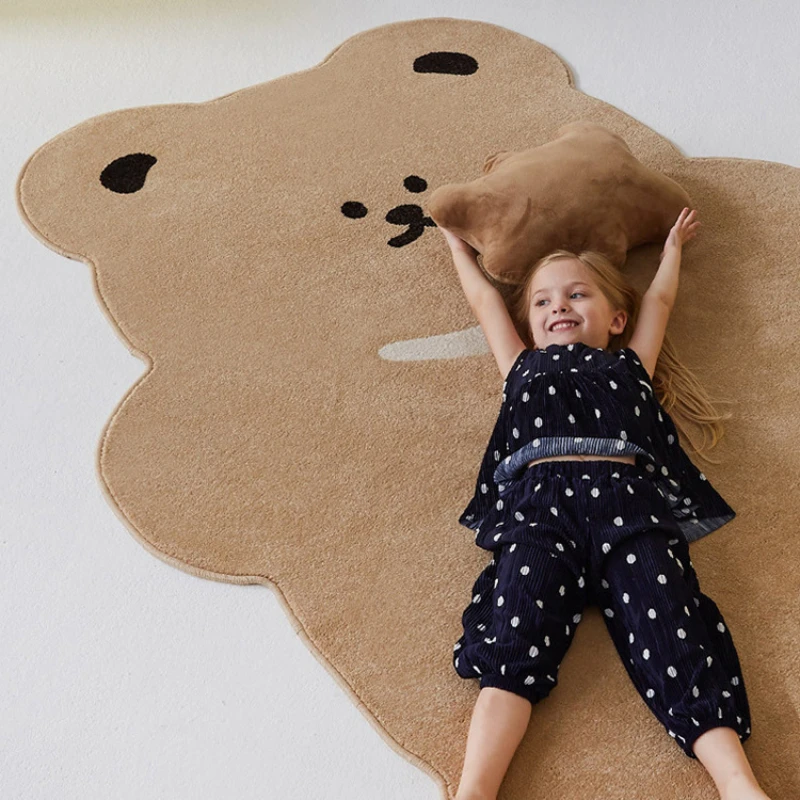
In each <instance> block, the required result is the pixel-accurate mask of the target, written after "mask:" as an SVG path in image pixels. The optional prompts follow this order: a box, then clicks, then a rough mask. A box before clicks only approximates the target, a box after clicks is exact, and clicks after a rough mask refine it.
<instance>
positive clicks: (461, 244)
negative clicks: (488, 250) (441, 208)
mask: <svg viewBox="0 0 800 800" xmlns="http://www.w3.org/2000/svg"><path fill="white" fill-rule="evenodd" d="M437 227H438V228H439V230H440V231H441V232H442V233H443V234H444V238H445V239H447V244H448V245H450V250H451V251H455V250H461V251H463V252H466V253H471V254H473V255H475V254H477V252H478V251H477V250H476V249H475V248H474V247H473V246H472V245H470V244H467V243H466V242H465V241H464V240H463V239H462V238H461V237H460V236H456V235H455V234H454V233H453V232H452V231H449V230H447V228H442V227H441V225H439V226H437Z"/></svg>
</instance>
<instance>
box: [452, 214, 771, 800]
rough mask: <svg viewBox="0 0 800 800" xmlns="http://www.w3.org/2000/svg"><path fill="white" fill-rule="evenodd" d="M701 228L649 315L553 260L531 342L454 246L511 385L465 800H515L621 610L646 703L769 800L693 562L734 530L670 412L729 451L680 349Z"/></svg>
mask: <svg viewBox="0 0 800 800" xmlns="http://www.w3.org/2000/svg"><path fill="white" fill-rule="evenodd" d="M694 213H695V212H694V211H691V212H690V213H689V209H688V208H687V209H684V210H683V211H682V212H681V214H680V216H679V217H678V219H677V221H676V222H675V225H674V226H673V228H672V230H671V231H670V233H669V236H668V238H667V241H666V242H665V244H664V248H663V250H662V253H661V263H660V266H659V269H658V272H657V274H656V276H655V279H654V280H653V282H652V284H651V286H650V287H649V289H648V290H647V291H646V292H645V294H644V295H642V296H641V297H640V296H639V295H638V293H637V292H636V290H635V289H634V288H633V287H632V286H631V285H630V284H629V283H628V282H627V281H626V279H625V277H624V276H623V275H622V273H621V272H620V271H619V270H618V269H617V268H616V267H615V266H614V265H613V264H611V263H610V262H609V261H608V260H607V259H606V258H605V257H604V256H602V255H601V254H600V253H596V252H592V251H584V252H581V253H580V254H577V255H576V254H575V253H572V252H569V251H567V250H557V251H555V252H553V253H550V254H549V255H547V256H545V257H544V258H542V259H540V260H539V261H537V262H536V264H535V265H534V266H533V269H532V270H531V271H530V273H529V274H528V275H527V276H526V279H525V281H524V283H523V285H522V287H521V293H520V295H519V297H518V299H517V300H515V301H513V302H512V303H511V308H512V313H513V315H514V316H515V317H516V318H517V319H523V318H524V323H523V324H521V325H519V326H518V324H517V322H515V321H514V320H513V319H512V316H511V314H509V311H508V309H507V307H506V303H505V301H504V300H503V298H502V296H501V295H500V293H499V292H498V291H497V290H496V289H495V288H494V287H493V286H492V285H491V283H490V282H489V281H488V280H487V279H486V278H485V277H484V276H483V273H482V271H481V270H480V268H479V266H478V264H477V261H476V260H475V254H476V251H475V250H474V249H473V248H471V247H470V246H469V245H468V244H466V242H464V241H463V240H462V239H460V238H459V237H457V236H455V235H454V234H452V233H451V232H450V231H447V230H445V229H442V231H443V233H444V235H445V238H446V239H447V242H448V244H449V246H450V249H451V253H452V255H453V260H454V263H455V265H456V267H457V270H458V273H459V278H460V280H461V284H462V287H463V288H464V292H465V294H466V296H467V299H468V301H469V303H470V306H471V308H472V310H473V312H474V313H475V315H476V317H477V319H478V321H479V322H480V325H481V327H482V329H483V332H484V335H485V336H486V339H487V341H488V342H489V345H490V347H491V350H492V352H493V354H494V356H495V359H496V362H497V365H498V369H499V370H500V374H501V375H502V376H503V378H504V379H505V380H504V383H503V401H502V404H501V408H500V413H499V414H498V418H497V422H496V423H495V428H494V430H493V432H492V435H491V437H490V440H489V444H488V446H487V448H486V452H485V454H484V457H483V461H482V463H481V467H480V471H479V474H478V480H477V482H476V487H475V494H474V496H473V498H472V500H471V501H470V503H469V505H468V506H467V508H466V509H465V510H464V512H463V513H462V515H461V517H460V518H459V522H461V524H463V525H465V526H467V527H469V528H471V529H473V530H475V532H476V536H475V541H476V544H477V545H478V546H479V547H482V548H484V549H486V550H489V551H491V552H492V553H493V558H492V560H491V562H490V563H489V565H488V566H487V567H486V568H485V569H484V571H483V572H482V573H481V575H480V576H479V577H478V579H477V580H476V582H475V585H474V586H473V590H472V601H471V603H470V604H469V605H468V606H467V608H466V609H465V610H464V613H463V616H462V623H463V628H464V634H463V635H462V636H461V638H460V639H459V640H458V642H457V643H456V645H455V647H454V650H453V665H454V668H455V670H456V672H457V673H458V675H460V676H461V677H462V678H468V679H469V678H477V679H479V683H480V692H479V694H478V699H477V702H476V704H475V709H474V711H473V715H472V721H471V724H470V729H469V735H468V740H467V749H466V756H465V760H464V767H463V770H462V774H461V781H460V784H459V788H458V792H457V794H456V800H473V799H475V800H478V799H479V800H485V799H490V800H494V798H496V796H497V792H498V790H499V787H500V784H501V782H502V780H503V778H504V776H505V774H506V771H507V769H508V766H509V764H510V762H511V759H512V757H513V755H514V753H515V751H516V749H517V746H518V745H519V743H520V741H521V740H522V736H523V735H524V733H525V730H526V728H527V725H528V721H529V718H530V714H531V709H532V706H533V704H535V703H537V702H539V701H540V700H542V699H544V698H545V697H546V696H547V695H548V694H549V693H550V691H551V690H552V688H553V687H554V686H555V685H556V683H557V676H558V670H559V668H560V664H561V661H562V659H563V657H564V655H565V653H566V651H567V649H568V647H569V645H570V644H571V641H572V638H573V636H574V632H575V627H576V626H577V624H578V623H579V622H580V619H581V612H582V610H583V608H584V606H585V605H587V604H596V605H597V606H598V607H599V608H600V609H602V610H603V614H604V621H605V624H606V626H607V628H608V630H609V633H610V634H611V637H612V639H613V641H614V644H615V646H616V648H617V650H618V652H619V654H620V656H621V657H622V660H623V663H624V664H625V668H626V670H627V672H628V674H629V675H630V677H631V679H632V681H633V683H634V685H635V686H636V689H637V691H639V693H640V694H641V696H642V698H643V700H644V701H645V703H646V704H647V705H648V707H649V708H650V709H651V711H652V712H653V713H654V715H655V716H656V717H657V718H658V720H659V721H660V722H661V723H662V724H663V725H664V727H665V728H666V730H667V731H668V733H669V735H670V736H671V737H672V738H673V739H675V741H676V743H678V745H679V746H680V747H681V748H682V749H683V751H684V752H685V753H686V755H687V756H689V757H690V758H694V759H698V760H700V761H701V763H702V764H703V765H704V766H705V767H706V769H707V770H708V771H709V773H710V775H711V777H712V778H713V780H714V782H715V784H716V787H717V789H718V791H719V793H720V797H721V798H722V800H734V799H737V800H744V798H760V800H765V798H766V800H768V798H767V795H766V794H765V793H764V792H763V791H762V789H761V788H760V786H759V784H758V782H757V781H756V778H755V776H754V775H753V771H752V769H751V767H750V765H749V763H748V761H747V758H746V756H745V753H744V750H743V748H742V742H743V741H745V740H746V739H747V738H748V737H749V736H750V709H749V705H748V698H747V693H746V690H745V685H744V678H743V676H742V671H741V667H740V664H739V659H738V655H737V652H736V648H735V647H734V644H733V640H732V638H731V634H730V632H729V631H728V628H727V625H726V624H725V621H724V619H723V617H722V615H721V613H720V611H719V609H718V608H717V606H716V604H715V603H714V601H713V600H712V599H711V598H709V597H708V596H707V595H705V594H703V592H701V590H700V586H699V584H698V580H697V576H696V574H695V572H694V568H693V564H692V562H691V559H690V558H689V551H688V543H689V542H690V541H693V540H696V539H698V538H700V537H701V536H705V535H707V534H708V533H711V532H712V531H714V530H716V529H717V528H719V527H720V526H722V525H724V524H725V523H727V522H729V521H730V520H731V519H733V518H734V517H735V512H734V511H733V509H732V508H731V507H730V506H729V505H728V504H727V502H726V501H725V500H724V499H723V498H722V497H721V496H720V495H719V494H718V492H717V491H716V490H715V489H714V487H713V486H712V485H711V484H710V483H709V481H708V479H707V478H706V476H705V475H703V473H701V472H700V471H699V470H698V469H697V467H696V466H695V465H694V464H693V463H692V462H691V460H690V459H689V457H688V456H687V454H686V453H685V452H684V451H683V449H682V447H681V445H680V443H679V439H678V430H677V428H676V426H675V424H674V421H673V419H672V417H671V416H670V414H669V413H668V412H667V409H668V408H670V409H671V408H673V407H675V409H676V410H675V415H676V417H678V418H681V417H683V418H684V419H686V418H693V419H695V420H696V421H699V422H700V423H701V424H702V425H704V427H705V428H708V429H710V430H711V432H712V434H713V437H714V441H713V442H712V445H711V446H713V445H714V444H715V443H716V440H717V439H718V438H719V433H720V430H721V428H720V421H721V420H722V419H724V418H726V417H729V416H730V415H729V414H728V415H724V416H720V415H718V414H716V412H715V411H714V408H713V406H712V405H711V403H710V401H709V399H708V397H707V395H706V394H705V392H704V391H703V389H702V387H700V385H699V384H698V383H697V381H696V380H694V378H693V377H692V375H691V373H690V372H689V370H687V369H686V368H685V367H684V366H683V365H682V364H681V363H680V362H679V361H678V359H677V358H676V357H675V353H674V350H673V348H672V346H671V344H670V343H669V341H668V339H667V337H666V333H665V330H666V325H667V320H668V318H669V314H670V312H671V310H672V307H673V304H674V301H675V296H676V293H677V287H678V274H679V267H680V261H681V253H682V245H683V243H684V242H686V241H688V240H689V239H691V238H692V237H693V236H694V235H695V233H696V231H697V228H698V226H699V225H700V223H699V222H696V221H694V219H693V217H694ZM629 318H630V320H631V323H632V324H631V325H628V324H627V323H628V319H629ZM662 348H663V350H662ZM672 387H675V388H674V390H673V388H672ZM681 430H682V431H683V428H682V429H681Z"/></svg>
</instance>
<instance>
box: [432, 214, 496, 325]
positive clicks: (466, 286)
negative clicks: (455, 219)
mask: <svg viewBox="0 0 800 800" xmlns="http://www.w3.org/2000/svg"><path fill="white" fill-rule="evenodd" d="M439 230H440V231H441V232H442V233H443V234H444V237H445V239H447V244H448V245H449V246H450V254H451V255H452V256H453V263H454V264H455V265H456V271H457V272H458V277H459V280H460V281H461V287H462V288H463V290H464V294H465V295H466V298H467V301H468V302H469V304H470V307H472V308H473V309H474V308H476V307H477V306H478V305H479V304H480V303H481V302H482V301H483V299H484V297H485V296H486V295H487V294H489V293H490V292H489V290H491V291H493V292H495V291H497V290H496V289H495V288H494V286H492V284H491V282H490V281H489V279H488V278H487V277H486V276H485V275H484V274H483V271H482V270H481V268H480V266H479V265H478V259H477V258H476V255H477V252H478V251H477V250H475V249H474V248H473V247H471V246H470V245H468V244H467V243H466V242H465V241H464V240H463V239H461V238H459V237H458V236H456V235H455V234H454V233H451V232H450V231H448V230H447V229H446V228H439Z"/></svg>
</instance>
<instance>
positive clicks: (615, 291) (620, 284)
mask: <svg viewBox="0 0 800 800" xmlns="http://www.w3.org/2000/svg"><path fill="white" fill-rule="evenodd" d="M564 258H570V259H577V260H578V261H580V262H581V263H582V264H583V265H584V266H585V267H587V268H588V269H589V270H590V271H591V273H592V277H593V278H594V280H595V282H596V283H597V285H598V287H599V288H600V291H601V292H602V293H603V294H604V295H605V297H606V299H607V300H608V302H609V303H610V305H611V307H612V308H614V309H615V310H620V311H625V312H626V313H627V318H628V321H627V324H626V325H625V328H624V330H623V331H622V333H619V334H613V335H612V336H611V338H610V340H609V343H608V350H609V351H612V352H613V351H616V350H621V349H622V348H624V347H627V346H628V343H629V342H630V340H631V337H632V336H633V331H634V330H635V329H636V321H637V319H638V316H639V310H640V308H641V302H642V296H641V294H640V293H639V291H638V290H637V289H636V288H635V287H634V286H632V285H631V284H630V283H629V282H628V280H627V279H626V278H625V276H624V275H623V274H622V272H621V271H620V270H619V268H618V267H616V266H615V265H614V264H613V263H611V261H609V260H608V258H607V257H606V256H604V255H603V254H602V253H599V252H596V251H594V250H582V251H581V252H580V253H572V252H570V251H569V250H554V251H553V252H551V253H548V254H547V255H546V256H543V257H542V258H540V259H539V260H538V261H537V262H536V263H535V264H534V265H533V268H532V269H531V270H530V272H529V273H528V274H527V276H526V278H525V280H524V281H523V283H522V284H520V285H519V286H518V287H516V289H515V290H512V296H511V299H510V301H509V302H508V305H509V311H510V314H511V317H512V319H513V321H514V326H515V327H516V328H517V332H518V333H519V335H520V338H521V339H522V340H523V342H524V343H525V346H526V347H527V348H528V349H536V347H537V345H536V342H535V340H534V338H533V332H532V331H531V328H530V318H529V310H530V302H531V289H532V286H533V276H534V275H535V274H536V273H537V272H538V271H539V270H540V269H541V268H542V267H544V266H546V265H547V264H551V263H552V262H553V261H557V260H558V259H564ZM652 384H653V390H654V391H655V395H656V397H657V398H658V401H659V402H660V403H661V405H662V407H663V409H664V410H665V411H666V412H667V413H668V414H669V415H670V417H672V419H673V421H674V422H675V427H676V428H677V430H678V433H679V434H680V436H681V438H682V439H684V440H685V441H688V442H689V443H690V444H691V446H692V448H693V449H694V451H695V452H696V453H697V455H698V456H700V457H701V458H703V459H704V460H706V461H708V462H710V463H714V464H717V463H719V462H718V461H712V460H711V459H710V458H707V457H706V456H705V455H704V451H705V450H706V449H711V448H713V447H715V446H716V445H717V443H718V442H719V441H720V440H721V439H722V437H723V436H724V435H725V433H724V430H723V425H722V421H723V420H725V419H730V418H731V417H732V414H731V413H730V412H727V413H725V414H720V413H718V412H717V410H716V409H715V408H714V404H713V402H712V400H711V398H710V397H709V396H708V394H707V393H706V391H705V389H704V388H703V387H702V385H701V384H700V383H699V382H698V380H697V379H696V378H695V376H694V374H693V373H692V371H691V370H690V369H689V368H688V367H687V366H686V365H685V364H683V363H682V362H681V360H680V359H679V358H678V355H677V353H676V351H675V347H674V345H673V344H672V342H671V341H670V338H669V336H668V335H667V334H666V333H665V335H664V341H663V344H662V346H661V352H660V353H659V355H658V360H657V362H656V367H655V371H654V372H653V379H652ZM716 402H721V403H735V402H736V401H733V400H718V401H716ZM688 421H692V422H695V423H696V424H697V425H699V426H700V428H701V429H702V432H703V445H702V446H701V447H700V448H698V447H696V446H695V444H694V443H693V442H692V441H691V438H690V437H689V435H688V432H687V428H686V422H688ZM707 435H709V436H710V437H711V444H710V445H707V444H706V442H707Z"/></svg>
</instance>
